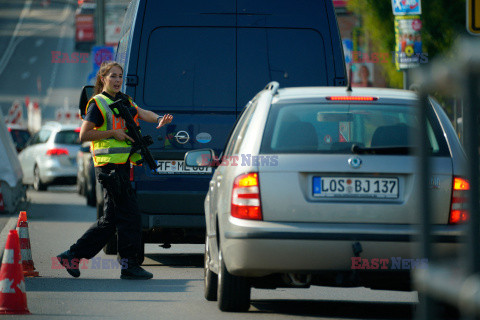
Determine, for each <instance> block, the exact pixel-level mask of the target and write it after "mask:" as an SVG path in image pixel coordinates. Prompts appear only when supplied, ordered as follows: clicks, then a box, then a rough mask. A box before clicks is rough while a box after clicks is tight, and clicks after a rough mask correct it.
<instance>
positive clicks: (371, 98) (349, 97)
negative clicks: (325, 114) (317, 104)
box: [326, 96, 378, 101]
mask: <svg viewBox="0 0 480 320" xmlns="http://www.w3.org/2000/svg"><path fill="white" fill-rule="evenodd" d="M326 99H327V100H331V101H375V100H378V98H377V97H354V96H347V97H345V96H333V97H327V98H326Z"/></svg>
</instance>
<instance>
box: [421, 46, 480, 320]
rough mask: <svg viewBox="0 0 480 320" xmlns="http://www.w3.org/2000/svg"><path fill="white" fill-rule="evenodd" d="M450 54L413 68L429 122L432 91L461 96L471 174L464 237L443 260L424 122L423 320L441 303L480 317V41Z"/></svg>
mask: <svg viewBox="0 0 480 320" xmlns="http://www.w3.org/2000/svg"><path fill="white" fill-rule="evenodd" d="M455 48H456V49H455V52H454V53H453V54H451V55H450V56H451V58H448V59H442V60H436V61H433V62H432V63H431V64H430V65H429V66H427V67H425V68H422V69H418V70H416V72H414V74H413V76H414V82H415V83H416V84H417V86H418V90H419V97H420V102H419V108H418V117H419V120H420V121H421V122H420V123H425V122H426V106H427V103H428V102H427V97H428V94H431V93H433V92H441V93H442V94H447V95H451V96H454V97H460V98H461V99H463V103H464V110H463V112H464V113H463V131H464V139H463V142H464V149H465V152H466V155H467V158H468V168H467V172H468V174H467V177H466V178H467V179H468V180H469V183H470V188H469V190H468V210H469V221H468V222H467V223H466V225H465V229H464V232H465V233H464V236H463V237H462V250H461V252H459V255H458V257H456V258H452V259H450V260H439V259H436V257H435V256H434V254H433V251H432V233H431V230H432V224H431V215H432V206H431V204H430V200H431V197H430V193H429V189H428V182H429V181H428V180H429V177H430V172H431V171H430V161H429V156H428V151H427V132H426V131H427V128H426V126H420V128H419V129H420V130H419V131H420V132H419V136H418V139H419V143H420V153H419V172H420V177H421V187H422V188H421V189H422V196H421V199H422V201H421V203H420V204H419V206H420V208H421V211H422V212H423V215H422V217H421V223H420V233H419V234H420V253H421V256H422V257H424V258H427V259H428V262H429V264H428V268H425V269H417V270H414V272H413V284H414V287H415V289H417V290H418V293H419V300H420V309H419V313H418V314H417V318H419V319H425V320H430V319H438V316H439V315H436V314H435V312H436V311H437V310H438V309H437V308H435V306H436V305H438V304H439V303H441V304H448V305H450V306H453V307H455V308H456V309H457V310H458V311H459V312H460V313H461V315H462V316H463V317H465V319H472V318H478V317H480V217H479V210H480V203H479V143H478V142H479V130H478V128H479V121H478V114H479V105H480V94H479V93H480V54H479V52H480V41H478V40H472V41H469V40H461V41H459V42H457V43H456V46H455Z"/></svg>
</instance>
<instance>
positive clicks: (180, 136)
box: [175, 131, 190, 144]
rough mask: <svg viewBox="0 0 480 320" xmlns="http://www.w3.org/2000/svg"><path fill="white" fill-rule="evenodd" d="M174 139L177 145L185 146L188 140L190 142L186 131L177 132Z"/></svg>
mask: <svg viewBox="0 0 480 320" xmlns="http://www.w3.org/2000/svg"><path fill="white" fill-rule="evenodd" d="M175 139H176V140H177V142H178V143H180V144H185V143H187V142H188V140H190V136H189V135H188V132H187V131H178V132H177V134H176V135H175Z"/></svg>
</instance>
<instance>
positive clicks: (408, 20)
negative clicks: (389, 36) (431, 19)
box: [394, 16, 428, 70]
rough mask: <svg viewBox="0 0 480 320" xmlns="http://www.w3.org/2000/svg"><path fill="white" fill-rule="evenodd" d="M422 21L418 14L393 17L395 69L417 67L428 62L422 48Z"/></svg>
mask: <svg viewBox="0 0 480 320" xmlns="http://www.w3.org/2000/svg"><path fill="white" fill-rule="evenodd" d="M421 30H422V21H421V20H420V16H396V17H395V57H394V58H395V65H396V67H397V70H403V69H410V68H415V67H417V66H418V65H419V64H420V63H426V62H428V55H427V54H426V53H424V52H423V50H422V35H421Z"/></svg>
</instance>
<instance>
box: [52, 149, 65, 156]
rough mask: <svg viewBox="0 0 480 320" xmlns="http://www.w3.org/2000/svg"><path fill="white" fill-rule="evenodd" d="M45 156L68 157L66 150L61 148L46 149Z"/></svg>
mask: <svg viewBox="0 0 480 320" xmlns="http://www.w3.org/2000/svg"><path fill="white" fill-rule="evenodd" d="M47 156H68V150H67V149H62V148H53V149H48V150H47Z"/></svg>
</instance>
